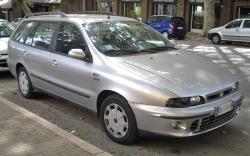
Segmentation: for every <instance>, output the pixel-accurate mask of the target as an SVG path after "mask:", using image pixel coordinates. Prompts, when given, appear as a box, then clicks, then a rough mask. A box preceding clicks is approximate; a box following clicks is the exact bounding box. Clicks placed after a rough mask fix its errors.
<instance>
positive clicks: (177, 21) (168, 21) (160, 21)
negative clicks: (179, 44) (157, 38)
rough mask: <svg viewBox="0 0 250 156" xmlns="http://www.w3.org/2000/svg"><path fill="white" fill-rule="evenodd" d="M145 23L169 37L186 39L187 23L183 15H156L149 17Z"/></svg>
mask: <svg viewBox="0 0 250 156" xmlns="http://www.w3.org/2000/svg"><path fill="white" fill-rule="evenodd" d="M145 23H146V24H148V25H150V26H151V27H153V28H154V29H155V30H157V31H159V32H160V33H161V34H162V35H163V36H165V37H167V38H177V39H184V38H185V36H186V33H187V31H186V24H185V21H184V19H183V18H182V17H174V16H169V15H154V16H151V17H149V19H148V20H146V22H145Z"/></svg>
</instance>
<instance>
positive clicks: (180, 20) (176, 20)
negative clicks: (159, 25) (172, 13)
mask: <svg viewBox="0 0 250 156" xmlns="http://www.w3.org/2000/svg"><path fill="white" fill-rule="evenodd" d="M171 21H172V22H174V23H175V24H178V25H183V26H184V25H185V21H184V19H183V18H181V17H173V18H172V19H171Z"/></svg>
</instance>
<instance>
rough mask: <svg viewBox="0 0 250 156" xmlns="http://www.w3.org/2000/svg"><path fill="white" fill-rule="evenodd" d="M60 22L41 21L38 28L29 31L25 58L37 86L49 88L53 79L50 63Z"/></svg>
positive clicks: (44, 88)
mask: <svg viewBox="0 0 250 156" xmlns="http://www.w3.org/2000/svg"><path fill="white" fill-rule="evenodd" d="M58 24H59V23H58V22H39V23H38V26H37V27H36V30H35V31H33V32H31V33H29V34H28V36H27V39H26V41H25V45H26V46H25V47H24V55H23V60H24V62H25V64H26V66H27V68H28V69H27V70H28V72H29V73H30V77H31V79H32V82H33V84H34V85H35V86H37V87H38V88H40V89H43V90H46V91H47V90H49V89H50V84H49V83H48V81H49V80H50V79H51V78H50V75H49V72H48V66H49V65H50V59H49V58H50V57H51V56H50V54H51V48H52V46H51V42H52V38H53V36H54V35H55V30H56V29H57V27H58Z"/></svg>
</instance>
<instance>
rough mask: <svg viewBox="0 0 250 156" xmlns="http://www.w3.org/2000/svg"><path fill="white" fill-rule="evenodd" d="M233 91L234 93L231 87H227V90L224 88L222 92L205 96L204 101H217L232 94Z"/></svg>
mask: <svg viewBox="0 0 250 156" xmlns="http://www.w3.org/2000/svg"><path fill="white" fill-rule="evenodd" d="M234 91H236V90H233V88H232V87H229V88H226V89H224V90H221V91H217V92H214V93H211V94H209V95H207V96H206V99H207V101H208V102H210V101H214V100H218V99H220V98H223V97H225V96H228V95H230V94H232V93H233V92H234Z"/></svg>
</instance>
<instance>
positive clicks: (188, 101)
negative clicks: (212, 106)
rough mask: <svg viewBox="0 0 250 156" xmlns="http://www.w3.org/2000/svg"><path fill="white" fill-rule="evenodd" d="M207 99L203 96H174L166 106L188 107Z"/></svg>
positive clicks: (202, 102)
mask: <svg viewBox="0 0 250 156" xmlns="http://www.w3.org/2000/svg"><path fill="white" fill-rule="evenodd" d="M204 103H205V101H204V99H203V98H202V97H201V96H192V97H184V98H172V99H169V100H168V101H167V103H166V107H171V108H186V107H191V106H197V105H201V104H204Z"/></svg>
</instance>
